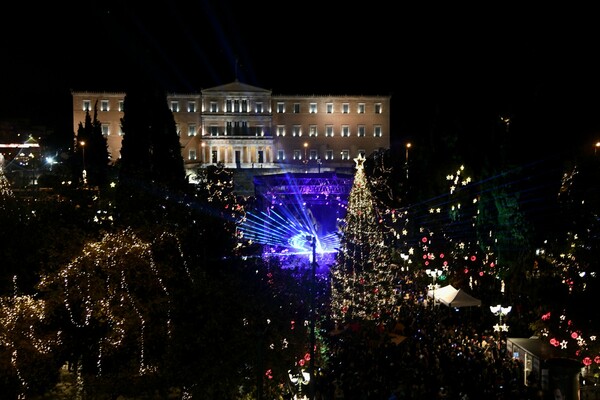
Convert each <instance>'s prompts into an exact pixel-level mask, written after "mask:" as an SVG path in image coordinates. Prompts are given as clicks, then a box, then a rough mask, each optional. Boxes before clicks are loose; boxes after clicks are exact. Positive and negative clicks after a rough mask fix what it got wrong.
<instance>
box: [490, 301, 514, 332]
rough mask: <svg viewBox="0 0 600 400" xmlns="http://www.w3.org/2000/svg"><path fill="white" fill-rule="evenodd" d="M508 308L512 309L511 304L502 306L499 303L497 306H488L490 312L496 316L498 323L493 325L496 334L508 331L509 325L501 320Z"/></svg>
mask: <svg viewBox="0 0 600 400" xmlns="http://www.w3.org/2000/svg"><path fill="white" fill-rule="evenodd" d="M510 310H512V306H508V307H502V306H501V305H500V304H498V305H497V306H490V311H491V312H492V314H494V315H497V316H498V323H497V324H496V325H494V332H498V335H500V333H501V332H508V328H509V326H508V325H506V323H503V322H502V318H503V317H505V316H507V315H508V313H509V312H510Z"/></svg>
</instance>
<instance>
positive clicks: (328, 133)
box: [325, 125, 333, 137]
mask: <svg viewBox="0 0 600 400" xmlns="http://www.w3.org/2000/svg"><path fill="white" fill-rule="evenodd" d="M325 137H333V125H326V126H325Z"/></svg>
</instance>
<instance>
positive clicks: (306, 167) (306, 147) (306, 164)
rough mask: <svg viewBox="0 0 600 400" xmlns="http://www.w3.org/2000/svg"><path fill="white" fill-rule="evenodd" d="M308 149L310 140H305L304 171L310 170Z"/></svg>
mask: <svg viewBox="0 0 600 400" xmlns="http://www.w3.org/2000/svg"><path fill="white" fill-rule="evenodd" d="M307 149H308V142H304V173H307V172H308V158H307V156H306V150H307Z"/></svg>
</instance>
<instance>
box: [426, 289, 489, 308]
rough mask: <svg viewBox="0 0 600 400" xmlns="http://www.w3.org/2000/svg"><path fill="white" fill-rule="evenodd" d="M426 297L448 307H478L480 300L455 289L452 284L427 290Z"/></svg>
mask: <svg viewBox="0 0 600 400" xmlns="http://www.w3.org/2000/svg"><path fill="white" fill-rule="evenodd" d="M427 297H431V298H432V299H434V300H435V301H436V302H440V303H442V304H444V305H446V306H448V307H457V308H459V307H479V306H481V300H479V299H476V298H475V297H473V296H471V295H470V294H468V293H467V292H465V291H464V290H462V289H456V288H455V287H454V286H452V285H447V286H444V287H442V288H439V289H435V290H429V291H428V292H427Z"/></svg>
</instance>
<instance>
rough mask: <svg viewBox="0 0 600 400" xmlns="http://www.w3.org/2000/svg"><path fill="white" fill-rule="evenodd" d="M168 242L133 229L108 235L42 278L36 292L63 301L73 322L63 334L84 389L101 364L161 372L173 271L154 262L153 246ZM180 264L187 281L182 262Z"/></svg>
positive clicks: (169, 329)
mask: <svg viewBox="0 0 600 400" xmlns="http://www.w3.org/2000/svg"><path fill="white" fill-rule="evenodd" d="M170 239H171V241H172V239H173V238H170ZM167 240H169V235H167V234H163V235H161V236H159V237H158V238H157V239H156V242H153V243H151V242H147V241H144V240H142V239H141V238H140V237H138V236H137V235H136V234H135V233H134V232H133V231H132V230H131V229H125V230H123V231H120V232H117V233H110V234H106V235H105V236H104V237H103V238H102V240H101V241H99V242H91V243H87V244H86V246H85V248H84V249H83V254H82V255H81V256H79V257H77V258H76V259H75V260H73V261H72V262H71V263H69V264H68V265H66V266H65V267H63V268H62V269H61V270H59V271H58V272H57V273H55V274H51V275H47V276H44V277H43V278H42V280H41V283H40V290H41V291H42V292H45V293H46V295H47V296H48V297H49V298H53V299H58V300H62V303H63V306H64V312H66V315H67V319H68V321H67V322H69V321H70V323H71V327H70V328H69V327H68V325H67V326H66V329H65V330H66V331H67V332H65V335H69V337H70V340H71V344H72V348H71V351H72V353H73V354H74V359H73V360H71V361H72V362H73V363H74V364H75V365H79V364H80V367H81V368H82V374H83V378H84V386H85V378H86V377H90V376H96V377H100V376H103V375H104V374H105V365H107V366H110V370H108V369H106V372H107V373H108V374H110V373H111V372H115V371H114V369H115V368H116V369H119V368H121V367H119V365H121V366H122V368H128V367H127V366H131V365H137V374H138V375H140V376H141V375H145V374H147V373H150V372H153V371H156V370H157V369H158V368H159V366H160V362H161V361H160V360H161V357H162V355H161V354H162V353H161V352H163V353H164V350H165V346H167V344H168V343H169V340H170V338H171V333H172V322H171V313H172V310H171V308H172V305H171V292H170V290H169V289H168V288H167V284H166V282H165V280H166V279H167V278H165V277H166V276H169V275H170V274H172V272H173V271H170V272H169V271H165V270H164V267H163V266H162V265H159V264H158V263H157V262H156V261H155V258H154V254H153V245H158V244H164V242H165V241H167ZM176 245H177V246H178V243H176ZM178 248H179V247H176V249H178ZM176 251H177V250H175V253H176ZM179 257H181V258H183V255H182V254H179ZM173 261H176V260H175V259H173ZM180 266H181V268H183V272H185V274H184V275H183V276H185V275H188V278H190V277H189V271H188V270H187V266H186V264H185V262H181V263H180ZM169 268H176V266H173V265H170V266H169ZM55 312H58V310H55ZM149 350H150V351H149ZM116 360H119V362H116Z"/></svg>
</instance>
